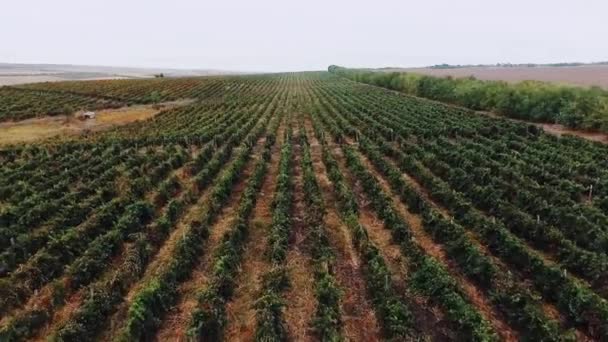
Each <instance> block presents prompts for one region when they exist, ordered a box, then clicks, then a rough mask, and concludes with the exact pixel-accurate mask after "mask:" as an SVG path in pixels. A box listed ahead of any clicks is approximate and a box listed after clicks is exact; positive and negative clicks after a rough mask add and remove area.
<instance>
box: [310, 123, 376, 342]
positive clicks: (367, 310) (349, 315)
mask: <svg viewBox="0 0 608 342" xmlns="http://www.w3.org/2000/svg"><path fill="white" fill-rule="evenodd" d="M306 131H307V134H308V139H309V142H310V152H311V156H312V162H313V168H314V170H315V174H316V176H317V181H318V182H319V187H320V189H321V195H322V197H323V201H324V203H325V206H326V209H327V213H326V215H325V224H326V227H327V230H326V232H327V236H328V238H329V241H330V244H331V247H332V249H333V250H334V251H335V253H336V260H335V266H336V268H335V269H334V272H335V276H336V279H337V281H338V283H339V287H340V289H342V290H343V291H344V293H343V296H342V300H341V303H340V304H341V308H340V309H341V318H342V321H343V326H344V329H343V334H344V337H345V338H346V340H348V341H379V340H380V339H381V329H380V325H379V324H378V320H377V318H376V314H375V312H374V309H373V307H372V304H371V302H370V299H369V298H368V295H367V288H366V285H365V281H364V275H363V270H362V269H361V260H360V259H359V255H358V254H357V251H356V250H355V249H354V246H353V244H352V236H351V234H350V231H349V230H348V228H347V227H346V226H345V225H344V224H342V221H341V220H340V217H339V215H338V209H337V208H336V201H337V200H336V198H335V196H334V193H333V186H332V184H331V182H330V180H329V177H328V176H327V170H326V168H325V165H324V164H323V161H322V153H321V146H320V145H319V141H318V140H317V139H316V137H315V136H314V134H313V133H312V129H311V128H310V122H309V121H308V122H307V124H306Z"/></svg>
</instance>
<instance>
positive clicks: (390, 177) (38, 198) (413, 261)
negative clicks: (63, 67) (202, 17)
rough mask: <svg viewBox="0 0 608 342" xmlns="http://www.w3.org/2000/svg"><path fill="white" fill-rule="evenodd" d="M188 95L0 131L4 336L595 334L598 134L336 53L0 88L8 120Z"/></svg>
mask: <svg viewBox="0 0 608 342" xmlns="http://www.w3.org/2000/svg"><path fill="white" fill-rule="evenodd" d="M182 99H190V101H189V102H187V103H184V105H182V106H179V107H174V108H168V109H164V110H162V111H161V112H160V113H158V114H156V115H154V116H153V117H151V118H149V119H147V120H142V121H137V122H132V123H127V124H125V125H122V126H115V127H112V128H110V129H108V130H104V131H99V132H92V133H91V134H89V135H87V136H65V137H61V138H55V139H52V140H48V141H40V142H36V143H30V144H17V145H9V146H3V147H1V148H0V165H1V166H0V248H1V253H0V340H1V341H21V340H32V341H38V340H45V339H46V340H51V341H87V340H100V341H138V340H142V341H181V340H207V341H215V340H226V341H252V340H258V341H282V340H293V341H316V340H324V341H325V340H327V341H339V340H352V341H378V340H431V341H445V340H452V341H517V340H527V341H562V340H579V341H587V340H606V339H608V257H607V254H606V251H607V250H608V158H607V157H606V156H608V145H605V144H600V143H594V142H591V141H587V140H582V139H579V138H575V137H569V136H564V137H557V136H555V135H550V134H547V133H544V132H543V131H542V130H541V129H539V128H538V127H537V126H534V125H528V124H525V123H520V122H514V121H512V120H507V119H503V118H499V117H490V116H486V115H478V114H476V113H474V112H473V111H470V110H465V109H462V108H459V107H456V106H451V105H444V104H440V103H438V102H435V101H429V100H425V99H421V98H416V97H412V96H406V95H403V94H399V93H397V92H394V91H389V90H386V89H383V88H380V87H375V86H370V85H366V84H362V83H357V82H353V81H351V80H348V79H346V78H342V77H340V76H338V75H335V74H332V73H329V72H305V73H287V74H273V75H248V76H222V77H219V76H218V77H201V78H180V79H162V80H161V79H150V80H111V81H90V82H58V83H45V84H33V85H26V86H19V87H10V88H0V121H12V120H21V119H24V118H32V117H36V116H41V115H46V114H49V112H54V113H55V114H56V115H60V113H61V109H62V108H66V106H67V107H69V108H75V107H79V106H84V107H87V108H89V107H95V108H106V107H124V106H127V105H132V106H141V105H146V104H148V105H149V104H154V103H158V102H163V101H176V100H182ZM117 115H120V114H117ZM0 134H2V132H1V131H0Z"/></svg>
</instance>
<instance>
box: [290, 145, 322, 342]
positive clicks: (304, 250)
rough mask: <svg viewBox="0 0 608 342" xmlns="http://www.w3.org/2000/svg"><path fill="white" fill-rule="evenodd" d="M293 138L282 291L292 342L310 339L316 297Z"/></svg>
mask: <svg viewBox="0 0 608 342" xmlns="http://www.w3.org/2000/svg"><path fill="white" fill-rule="evenodd" d="M293 141H294V148H293V153H294V158H293V161H292V162H293V180H294V181H293V183H294V185H293V186H294V187H293V191H294V198H293V200H294V204H293V225H292V230H291V235H290V237H289V242H290V246H289V251H288V252H287V259H286V262H285V263H286V265H287V269H288V270H289V278H290V283H291V285H290V287H289V289H287V291H285V295H284V298H285V302H286V303H287V306H286V308H285V312H284V315H285V322H286V324H287V331H288V332H289V335H290V338H292V339H293V340H294V341H312V340H314V331H313V330H312V325H311V323H312V318H314V316H315V310H316V303H317V299H316V298H315V293H314V277H313V270H312V260H311V257H310V253H309V252H310V247H309V246H306V242H307V235H308V234H309V232H307V231H306V227H305V224H304V215H305V211H306V208H305V202H304V184H303V183H304V180H303V175H302V162H301V160H302V146H301V144H300V143H299V141H300V139H299V137H298V136H297V134H296V135H294V137H293Z"/></svg>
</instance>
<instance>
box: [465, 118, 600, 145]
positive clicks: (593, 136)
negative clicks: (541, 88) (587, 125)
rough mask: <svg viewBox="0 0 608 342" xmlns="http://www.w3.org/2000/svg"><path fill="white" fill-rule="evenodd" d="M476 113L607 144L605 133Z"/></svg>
mask: <svg viewBox="0 0 608 342" xmlns="http://www.w3.org/2000/svg"><path fill="white" fill-rule="evenodd" d="M476 113H478V114H480V115H485V116H489V117H492V118H501V119H506V120H509V121H514V122H519V123H523V124H527V125H534V126H536V127H539V128H542V129H543V131H545V133H548V134H552V135H556V136H558V137H561V136H563V135H566V134H567V135H573V136H576V137H579V138H582V139H585V140H589V141H594V142H599V143H602V144H608V134H606V133H601V132H589V131H585V130H582V129H574V128H569V127H566V126H564V125H560V124H550V123H540V122H532V121H526V120H522V119H515V118H510V117H507V116H503V115H500V114H497V113H493V112H485V111H476Z"/></svg>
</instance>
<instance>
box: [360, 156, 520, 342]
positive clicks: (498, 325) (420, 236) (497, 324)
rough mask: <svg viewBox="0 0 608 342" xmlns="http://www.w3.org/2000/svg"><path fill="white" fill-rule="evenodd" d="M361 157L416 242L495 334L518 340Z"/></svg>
mask: <svg viewBox="0 0 608 342" xmlns="http://www.w3.org/2000/svg"><path fill="white" fill-rule="evenodd" d="M357 153H358V154H359V157H360V159H361V161H362V162H363V164H364V165H365V167H366V168H367V170H368V171H369V172H370V173H371V174H372V175H373V176H374V177H375V178H376V180H377V181H378V183H379V184H380V186H381V187H382V190H384V192H385V193H386V194H388V195H389V196H390V198H391V199H392V202H393V205H394V208H395V210H396V211H397V213H398V214H399V215H400V216H401V217H402V218H405V221H406V222H407V223H408V226H409V227H410V229H411V231H412V235H413V237H414V239H415V240H416V242H417V243H418V244H420V246H421V247H422V248H423V249H424V250H425V251H426V252H427V253H428V254H429V255H430V256H432V257H434V258H435V259H437V260H438V261H439V262H441V263H442V264H443V265H445V266H446V269H447V270H448V271H449V272H450V274H451V275H452V277H454V279H455V280H456V282H457V283H458V284H459V285H460V287H461V288H462V289H463V290H464V293H465V294H466V296H467V298H468V299H469V300H470V301H471V303H472V304H473V305H474V306H475V307H476V308H477V310H478V311H479V312H480V313H481V315H482V316H483V317H484V318H485V319H486V320H488V322H490V324H491V325H492V327H493V328H494V331H496V332H497V333H498V334H499V335H500V337H501V339H502V340H504V341H517V340H518V334H517V332H516V331H515V330H513V329H512V328H511V327H510V326H509V325H508V324H507V323H506V321H505V319H504V317H503V315H502V314H501V313H500V312H499V311H497V310H496V309H495V308H494V306H493V305H492V303H491V302H490V301H489V300H488V298H486V295H485V294H484V292H483V290H482V289H481V288H479V287H478V286H477V285H476V284H474V283H473V282H472V281H470V280H469V279H467V278H466V276H465V275H463V274H462V273H461V272H460V271H458V268H459V267H458V265H457V264H456V263H455V262H453V261H452V260H451V258H449V257H448V255H447V254H446V252H445V250H444V249H443V246H442V245H441V244H439V243H435V242H434V241H433V239H432V237H431V236H430V235H429V234H428V233H427V232H426V231H425V230H424V227H423V223H422V217H420V215H416V214H413V213H412V212H410V211H409V209H408V208H407V206H406V205H405V204H403V202H402V201H401V199H400V198H399V196H397V195H395V193H394V192H393V191H392V190H391V186H390V184H389V183H388V181H387V180H386V179H385V178H384V177H383V176H382V175H381V174H380V173H378V172H377V171H376V169H375V168H374V166H373V164H372V163H371V162H370V161H369V160H368V159H367V157H366V156H364V155H363V154H361V153H359V152H357Z"/></svg>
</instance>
